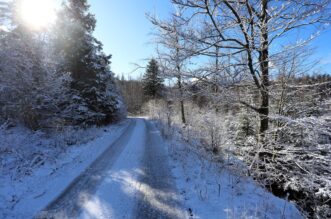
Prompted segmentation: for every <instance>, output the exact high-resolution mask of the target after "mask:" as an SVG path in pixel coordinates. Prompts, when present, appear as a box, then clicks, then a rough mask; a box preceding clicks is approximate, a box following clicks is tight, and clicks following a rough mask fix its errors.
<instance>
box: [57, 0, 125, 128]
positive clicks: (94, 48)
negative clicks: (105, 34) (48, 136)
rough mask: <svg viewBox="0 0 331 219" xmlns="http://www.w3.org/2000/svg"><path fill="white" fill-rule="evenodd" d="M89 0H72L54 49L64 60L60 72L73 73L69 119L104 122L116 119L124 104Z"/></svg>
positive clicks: (64, 11) (73, 120) (69, 100)
mask: <svg viewBox="0 0 331 219" xmlns="http://www.w3.org/2000/svg"><path fill="white" fill-rule="evenodd" d="M88 9H89V5H88V4H87V1H77V0H70V1H69V4H68V5H64V8H63V10H62V11H61V12H60V16H61V19H59V21H58V24H57V25H56V32H57V34H56V39H55V51H56V53H58V54H59V55H60V57H61V59H62V63H61V65H59V69H58V70H59V72H62V74H67V73H69V74H70V82H69V83H68V86H69V89H68V96H69V99H68V100H66V103H64V106H65V111H66V114H65V115H66V120H67V121H69V122H70V123H78V124H82V123H83V124H87V125H89V124H105V123H109V122H112V121H114V120H117V119H118V117H119V114H121V113H122V112H123V109H122V108H123V107H122V106H123V104H122V100H121V98H119V93H118V92H117V89H116V86H115V83H114V80H115V79H114V76H113V74H112V72H111V71H110V69H109V64H110V58H111V56H107V55H105V54H104V53H103V48H102V44H101V42H99V41H98V40H97V39H95V38H94V37H93V31H94V28H95V24H96V20H95V18H94V16H93V15H92V14H90V13H89V12H88Z"/></svg>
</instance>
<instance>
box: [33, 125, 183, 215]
mask: <svg viewBox="0 0 331 219" xmlns="http://www.w3.org/2000/svg"><path fill="white" fill-rule="evenodd" d="M91 153H93V152H91ZM167 153H168V152H167V149H166V147H165V145H164V144H163V141H162V138H161V136H160V134H159V132H158V131H157V130H156V128H155V127H154V126H153V124H152V123H150V122H148V121H146V120H143V119H131V124H130V126H129V128H128V129H127V130H126V131H125V132H124V133H123V134H122V135H121V136H120V137H119V138H118V139H117V140H116V141H115V142H114V143H113V144H112V145H111V146H110V147H109V148H108V149H107V150H106V151H105V152H104V153H103V154H102V155H101V156H100V157H99V158H98V159H97V160H96V161H95V162H93V163H92V164H91V165H90V166H89V168H88V169H87V170H86V171H84V172H83V173H82V174H81V175H80V176H79V177H77V178H76V179H75V180H74V182H73V183H71V184H70V186H69V187H68V188H67V189H66V190H65V191H64V192H63V193H62V194H61V195H60V196H59V197H58V198H57V199H56V200H54V201H53V202H52V203H50V204H49V205H48V206H47V207H46V208H45V209H44V211H42V212H41V213H39V214H38V215H37V216H36V218H146V219H148V218H185V217H186V216H185V211H183V210H182V209H181V207H180V206H181V205H180V200H179V197H180V196H179V195H178V194H177V192H176V188H175V182H174V179H173V177H172V176H171V169H170V167H169V163H168V154H167Z"/></svg>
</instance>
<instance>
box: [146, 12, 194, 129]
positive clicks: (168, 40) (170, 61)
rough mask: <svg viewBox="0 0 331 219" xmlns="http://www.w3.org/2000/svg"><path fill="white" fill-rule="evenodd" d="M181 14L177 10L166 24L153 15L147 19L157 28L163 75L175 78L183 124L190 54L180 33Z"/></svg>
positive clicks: (181, 26)
mask: <svg viewBox="0 0 331 219" xmlns="http://www.w3.org/2000/svg"><path fill="white" fill-rule="evenodd" d="M181 14H182V12H181V11H180V10H177V12H176V14H174V15H173V16H171V18H170V20H169V22H167V24H166V25H163V24H161V23H159V21H158V20H157V19H156V18H155V17H152V16H150V17H149V19H150V21H151V22H152V23H153V24H154V25H155V26H156V27H157V28H158V29H157V31H158V32H157V33H156V42H157V45H158V48H157V53H158V58H159V60H160V61H159V62H160V64H161V68H162V72H163V74H164V77H165V78H168V79H169V80H173V79H175V80H176V82H175V83H176V86H177V88H178V97H177V98H178V101H179V104H180V114H181V120H182V123H183V124H185V123H186V116H185V103H184V100H185V87H184V81H185V77H186V75H187V64H188V61H189V59H190V58H191V56H192V55H191V54H190V51H189V50H188V48H191V46H190V45H188V41H186V39H185V38H183V36H182V35H180V32H181V31H182V28H183V25H184V24H183V23H182V22H181V20H180V19H179V17H180V16H181Z"/></svg>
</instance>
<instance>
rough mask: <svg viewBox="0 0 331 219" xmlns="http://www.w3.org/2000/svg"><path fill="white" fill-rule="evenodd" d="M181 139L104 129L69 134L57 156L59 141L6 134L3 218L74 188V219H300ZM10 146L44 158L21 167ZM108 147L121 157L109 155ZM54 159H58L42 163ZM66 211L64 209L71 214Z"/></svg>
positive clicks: (143, 129) (139, 126)
mask: <svg viewBox="0 0 331 219" xmlns="http://www.w3.org/2000/svg"><path fill="white" fill-rule="evenodd" d="M130 124H131V125H130ZM10 130H11V131H10ZM124 133H125V134H124ZM174 133H176V132H174ZM176 134H177V135H174V136H173V138H171V140H166V141H165V142H163V140H162V138H161V137H160V136H161V133H160V132H159V131H157V130H156V129H155V128H154V126H153V125H152V124H151V123H150V122H148V121H144V120H143V119H130V120H127V121H125V122H123V123H121V124H118V125H113V126H109V127H107V128H100V129H97V128H94V129H90V130H89V129H88V130H85V131H81V130H80V131H72V132H71V134H70V136H71V138H69V135H68V136H67V137H68V139H71V140H75V139H76V140H75V144H74V145H73V146H70V147H68V148H67V149H63V151H62V152H57V151H58V149H54V145H53V143H52V142H54V141H55V140H54V139H55V136H48V138H46V137H45V136H41V133H28V132H27V131H26V130H24V129H21V130H20V131H19V128H12V129H2V131H1V138H2V139H1V140H2V141H3V142H5V143H6V144H3V145H6V148H7V149H6V150H4V149H3V148H5V147H4V146H2V152H1V153H2V154H4V155H5V156H4V157H5V159H3V158H2V165H1V168H2V170H4V171H2V172H1V176H0V177H1V181H0V184H1V185H0V186H1V187H0V218H31V217H33V216H35V215H36V214H37V213H38V212H39V213H40V211H41V210H45V207H46V206H48V207H49V205H48V204H49V203H53V201H54V200H60V201H62V199H61V197H62V196H59V195H60V193H62V192H63V191H64V190H65V189H67V187H68V185H69V184H70V187H69V188H70V190H75V191H77V193H73V194H75V195H73V196H71V195H70V194H71V193H70V192H69V193H67V192H66V193H65V194H69V195H67V196H69V201H68V199H65V200H66V201H68V202H75V203H77V204H78V205H79V209H80V211H79V212H78V215H77V216H75V218H77V217H79V218H81V219H90V218H96V219H97V218H98V219H99V218H141V217H140V216H141V215H149V217H151V218H157V217H160V215H161V214H164V215H163V216H164V218H190V219H191V218H192V219H193V218H206V219H214V218H215V219H223V218H224V219H228V218H267V219H273V218H275V219H276V218H277V219H278V218H284V219H285V218H288V219H296V218H298V219H299V218H302V216H301V214H300V212H299V211H298V210H297V209H296V207H295V206H294V205H293V204H292V203H290V202H287V201H285V200H282V199H279V198H277V197H275V196H273V195H272V194H271V193H269V192H267V191H266V190H264V189H262V188H261V187H260V186H258V185H257V184H255V183H254V181H253V180H252V179H250V178H247V177H244V176H242V175H240V173H236V172H235V171H234V170H235V169H236V168H229V166H228V165H225V163H227V162H223V163H222V162H214V161H213V160H212V159H209V157H208V154H207V153H205V151H204V150H199V148H198V145H195V146H192V145H189V144H188V143H186V142H185V141H183V140H181V137H180V135H179V134H178V133H176ZM75 135H76V138H75V137H74V136H75ZM49 137H51V138H49ZM38 141H39V142H40V144H37V142H38ZM9 143H12V144H13V148H15V149H17V150H18V149H19V148H20V147H21V148H24V147H22V145H21V144H23V143H25V144H26V145H27V146H29V147H31V149H28V150H26V151H23V152H21V153H19V152H18V151H17V150H16V151H15V153H16V154H21V155H22V154H23V155H24V156H28V157H29V156H32V155H31V151H34V152H36V151H39V152H38V153H39V154H40V155H39V158H35V157H38V156H35V155H34V156H32V157H34V158H33V159H28V160H29V162H30V163H29V164H30V165H23V166H22V165H21V164H25V163H24V162H19V160H15V159H14V155H13V153H14V152H13V151H14V150H11V151H12V152H11V153H9V152H8V151H9V150H10V149H9V148H8V146H9V145H10V144H9ZM62 143H64V141H62ZM15 145H16V146H15ZM47 145H48V146H47ZM52 145H53V147H51V146H52ZM110 145H111V147H109V146H110ZM55 148H56V147H55ZM111 148H114V152H115V151H116V150H117V149H116V148H119V152H118V153H117V152H116V153H112V152H113V151H112V150H110V149H111ZM29 151H30V152H29ZM55 152H57V155H56V156H54V158H53V159H50V158H45V155H46V154H48V155H49V156H50V155H52V154H53V155H54V154H56V153H55ZM101 154H102V156H100V155H101ZM11 157H12V158H11ZM96 158H98V159H97V162H95V160H96ZM11 159H12V160H11ZM13 160H14V161H15V162H14V161H13ZM37 161H38V162H37ZM99 161H100V162H99ZM35 163H37V164H38V165H37V166H34V164H35ZM99 163H100V164H101V165H98V164H99ZM233 163H234V165H237V164H235V163H236V162H233ZM237 163H238V165H239V162H237ZM15 164H16V166H15ZM18 164H20V165H18ZM95 164H97V165H95ZM161 164H162V165H161ZM28 167H29V168H28ZM17 168H19V169H20V170H21V171H18V172H19V173H16V172H17ZM89 170H90V171H89ZM22 171H23V173H24V174H23V173H22ZM86 171H87V172H86ZM14 172H15V173H16V174H14ZM83 172H84V173H88V174H82V173H83ZM78 176H83V178H85V179H86V178H88V179H89V178H91V180H98V179H100V180H99V181H100V183H99V182H98V183H96V184H95V185H93V186H87V187H88V188H87V187H86V185H85V183H83V184H77V185H76V184H72V182H73V180H74V179H75V178H77V177H78ZM77 179H80V178H77ZM84 182H85V181H84ZM86 182H87V183H88V181H86ZM92 184H93V183H92ZM84 186H85V187H86V188H85V187H84ZM90 187H93V188H90ZM170 187H171V188H170ZM66 191H67V190H66ZM75 196H77V197H75ZM71 198H72V199H71ZM62 204H64V206H67V205H66V203H62ZM69 205H70V204H69ZM62 206H63V205H62ZM61 208H62V207H61ZM65 208H66V207H63V208H62V209H60V210H63V212H66V211H65V210H64V209H65ZM69 208H70V206H69ZM69 208H68V209H67V210H69V212H70V210H71V209H69ZM47 210H48V209H47ZM50 210H52V209H50ZM45 213H47V212H45ZM64 216H67V215H64ZM62 218H66V217H62Z"/></svg>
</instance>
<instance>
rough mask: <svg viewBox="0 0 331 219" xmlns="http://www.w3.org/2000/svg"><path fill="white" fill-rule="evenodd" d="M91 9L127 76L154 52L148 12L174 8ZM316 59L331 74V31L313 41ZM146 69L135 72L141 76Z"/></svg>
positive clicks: (111, 5) (100, 2)
mask: <svg viewBox="0 0 331 219" xmlns="http://www.w3.org/2000/svg"><path fill="white" fill-rule="evenodd" d="M89 3H90V5H91V8H90V10H91V12H92V13H93V14H95V16H96V19H97V27H96V30H95V36H96V37H97V38H98V39H99V40H100V41H101V42H102V43H103V44H104V50H105V52H106V53H108V54H112V55H113V57H112V65H111V66H112V70H113V71H114V72H115V73H116V74H117V75H121V74H124V75H126V76H128V75H129V73H130V72H131V71H132V70H133V69H135V68H136V66H134V65H133V63H137V64H140V65H145V63H146V60H147V59H149V58H151V57H152V56H153V54H154V51H155V50H154V46H153V44H152V43H151V41H152V38H153V37H152V35H151V33H152V32H153V25H152V24H151V23H150V22H149V21H148V20H147V18H146V15H145V14H146V13H155V14H156V15H157V16H158V17H160V18H165V17H167V16H168V15H169V13H170V12H171V11H172V9H173V7H172V6H171V3H170V0H90V1H89ZM313 46H314V47H315V49H316V50H315V51H316V54H315V55H314V58H315V59H318V60H321V69H322V70H323V71H325V72H328V73H329V74H331V30H329V31H326V32H325V33H323V34H322V35H321V36H320V37H319V38H318V39H316V40H315V41H314V42H313ZM143 71H144V70H142V69H141V70H138V71H136V72H135V73H131V74H130V76H131V77H137V76H139V75H141V73H143Z"/></svg>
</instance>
